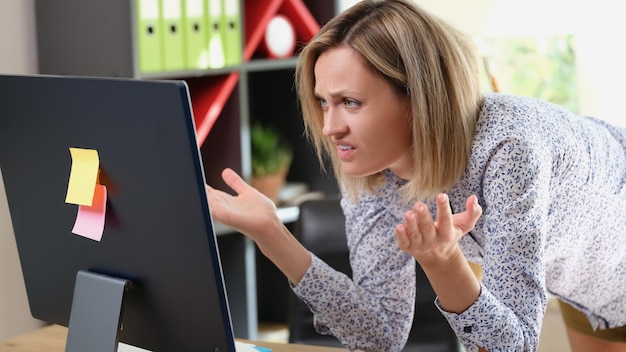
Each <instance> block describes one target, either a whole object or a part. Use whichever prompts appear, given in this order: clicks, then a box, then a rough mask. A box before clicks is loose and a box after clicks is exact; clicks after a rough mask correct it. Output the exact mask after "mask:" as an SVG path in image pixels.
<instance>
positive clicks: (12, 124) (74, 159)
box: [0, 75, 235, 352]
mask: <svg viewBox="0 0 626 352" xmlns="http://www.w3.org/2000/svg"><path fill="white" fill-rule="evenodd" d="M0 92H2V93H1V94H0V171H1V173H2V179H3V180H4V185H5V190H6V195H7V199H8V205H9V210H10V214H11V219H12V224H13V229H14V233H15V239H16V243H17V248H18V252H19V257H20V262H21V266H22V272H23V276H24V281H25V284H26V291H27V295H28V300H29V304H30V309H31V313H32V315H33V317H35V318H38V319H41V320H44V321H47V322H51V323H56V324H60V325H64V326H69V332H68V342H67V343H68V349H67V350H70V351H71V350H80V349H81V347H80V346H81V345H82V346H89V347H88V348H85V349H83V350H82V351H92V352H93V351H99V350H103V351H115V350H116V349H117V339H119V341H120V342H124V343H127V344H130V345H134V346H138V347H141V348H144V349H148V350H152V351H185V352H189V351H212V352H213V351H215V352H217V351H221V352H225V351H235V343H234V338H233V332H232V325H231V320H230V314H229V309H228V304H227V296H226V291H225V287H224V281H223V276H222V269H221V264H220V257H219V251H218V246H217V242H216V238H215V233H214V229H213V224H212V220H211V215H210V211H209V205H208V201H207V195H206V190H205V177H204V171H203V165H202V162H201V160H202V159H201V157H200V151H199V149H198V145H197V142H196V138H195V128H194V119H193V116H192V111H191V108H190V97H189V92H188V88H187V86H186V84H185V83H184V82H182V81H145V80H134V79H118V78H95V77H69V76H43V75H32V76H7V75H4V76H0ZM70 148H75V149H72V150H73V151H76V150H79V151H83V152H84V151H88V152H87V154H89V155H93V153H94V152H93V151H96V152H97V159H98V160H99V162H98V163H97V166H96V168H97V169H99V175H98V176H97V177H96V179H95V184H98V185H101V186H104V187H106V196H107V198H106V203H105V206H104V207H102V208H101V209H100V210H98V209H96V208H97V207H96V204H95V203H92V204H83V205H80V204H81V203H80V202H77V201H76V200H75V199H70V200H69V201H68V198H69V194H70V192H72V193H77V194H82V193H81V191H80V190H81V189H82V188H81V187H84V183H86V184H87V185H89V184H91V185H92V186H91V187H94V186H93V184H94V181H93V179H92V178H90V177H91V176H86V175H91V174H90V173H89V172H86V171H84V170H83V169H82V168H85V167H87V166H89V165H91V167H92V166H93V164H90V163H91V162H92V161H93V160H92V159H89V158H87V159H84V158H83V157H84V155H83V156H79V155H78V154H76V155H74V154H72V152H71V151H70ZM215 152H216V153H219V152H220V151H219V150H216V151H215ZM83 154H84V153H83ZM81 158H83V159H81ZM88 159H89V160H91V161H89V162H87V161H86V160H88ZM86 165H87V166H86ZM87 169H89V167H87ZM76 170H83V171H80V172H78V171H76ZM75 172H77V174H74V173H75ZM76 175H78V176H76ZM75 177H77V178H75ZM81 177H82V179H81ZM72 178H74V181H76V179H79V180H82V181H81V182H82V183H79V184H78V186H79V187H78V188H77V189H78V190H79V191H76V189H71V188H72V187H73V186H72V182H70V181H71V179H72ZM90 180H91V181H90ZM101 186H98V187H99V188H101ZM89 188H90V187H87V189H89ZM83 193H84V191H83ZM98 194H99V193H98ZM93 199H95V197H94V198H93ZM81 209H82V210H88V211H95V213H92V215H95V216H92V217H91V218H89V217H87V218H85V217H83V218H81V217H80V216H79V210H81ZM84 214H89V212H87V213H84ZM85 219H86V220H85ZM94 219H96V220H94ZM98 219H100V220H101V219H104V228H103V230H102V231H100V233H99V234H98V230H97V229H98V224H99V223H100V222H99V221H98ZM79 221H87V225H86V226H87V227H88V228H90V229H91V230H89V231H92V232H89V231H87V232H88V233H92V234H93V232H95V233H96V234H97V235H101V237H100V238H98V236H92V235H85V232H82V231H83V230H76V227H78V222H79ZM83 225H84V222H83ZM83 225H81V227H82V226H83ZM90 226H91V227H90ZM94 228H95V229H96V230H94ZM73 231H76V232H79V234H75V233H73ZM85 236H87V237H85ZM89 236H91V237H89ZM79 273H80V274H79ZM120 314H121V315H120ZM111 331H112V332H113V336H111V334H110V333H111ZM111 339H113V340H115V341H114V342H111ZM102 340H104V341H102ZM112 343H114V344H115V347H113V350H112V349H111V344H112ZM100 345H102V346H105V347H104V348H102V349H99V348H98V346H100ZM71 346H79V347H71Z"/></svg>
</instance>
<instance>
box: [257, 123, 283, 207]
mask: <svg viewBox="0 0 626 352" xmlns="http://www.w3.org/2000/svg"><path fill="white" fill-rule="evenodd" d="M250 139H251V140H250V142H251V143H250V146H251V151H252V180H251V181H252V182H251V185H252V187H254V188H256V189H257V190H259V191H260V192H261V193H263V194H265V195H266V196H267V197H268V198H270V199H271V200H272V201H274V203H275V204H278V201H279V200H278V194H279V192H280V189H281V188H282V187H283V185H284V184H285V181H286V179H287V173H288V171H289V166H290V165H291V161H292V159H293V151H292V149H291V147H290V146H288V145H287V144H286V143H285V142H284V141H283V140H282V139H281V137H280V134H279V133H278V131H276V130H275V129H274V128H272V127H268V126H263V125H262V124H260V123H254V124H253V125H252V128H251V130H250Z"/></svg>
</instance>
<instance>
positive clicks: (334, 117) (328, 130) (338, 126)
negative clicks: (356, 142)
mask: <svg viewBox="0 0 626 352" xmlns="http://www.w3.org/2000/svg"><path fill="white" fill-rule="evenodd" d="M346 129H347V125H346V124H345V121H344V120H343V119H342V118H341V115H340V114H339V113H338V111H337V110H335V109H332V108H329V109H328V110H326V111H325V112H324V127H323V128H322V133H323V134H324V135H325V136H333V135H337V134H341V133H344V132H345V131H346Z"/></svg>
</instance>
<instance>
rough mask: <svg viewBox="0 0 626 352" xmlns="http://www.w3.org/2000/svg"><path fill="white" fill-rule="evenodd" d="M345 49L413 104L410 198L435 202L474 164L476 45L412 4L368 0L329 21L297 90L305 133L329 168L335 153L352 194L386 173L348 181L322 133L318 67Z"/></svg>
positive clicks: (307, 53) (303, 63) (301, 68)
mask: <svg viewBox="0 0 626 352" xmlns="http://www.w3.org/2000/svg"><path fill="white" fill-rule="evenodd" d="M340 46H345V47H348V48H350V49H352V50H354V51H355V52H356V53H358V54H359V55H361V56H362V57H363V58H364V61H365V62H366V63H367V64H368V65H369V66H370V68H371V70H372V71H373V72H375V73H377V74H380V75H381V76H382V77H383V78H384V79H385V80H387V81H388V82H389V83H390V84H391V86H392V87H394V88H395V89H396V90H397V91H398V92H399V94H403V95H405V96H406V98H407V99H408V101H409V105H410V114H411V129H412V131H411V135H412V155H413V162H414V173H413V177H412V179H410V180H409V181H408V182H407V184H406V185H405V186H404V187H403V188H402V193H403V195H404V196H405V198H406V199H421V198H430V197H433V196H435V195H436V194H437V193H439V192H443V191H446V190H448V189H449V188H451V187H452V186H453V185H454V184H455V183H456V182H458V179H459V178H460V177H461V175H462V173H463V172H464V170H465V168H466V167H467V163H468V160H469V155H470V149H471V143H472V137H473V132H474V127H475V125H476V119H477V117H478V112H479V107H480V103H481V101H482V94H481V92H480V83H479V76H478V75H479V73H478V72H479V71H478V61H477V56H476V55H475V51H474V46H473V43H472V41H471V40H470V39H469V38H467V37H465V36H464V35H463V34H462V33H460V32H459V31H457V30H456V29H455V28H453V27H452V26H450V25H448V24H446V23H445V22H443V21H441V20H440V19H438V18H437V17H435V16H433V15H432V14H430V13H428V12H426V11H424V10H423V9H422V8H420V7H418V6H417V5H416V4H414V3H412V2H411V1H409V0H386V1H384V0H363V1H360V2H358V3H357V4H355V5H354V6H352V7H351V8H349V9H348V10H346V11H345V12H343V13H341V14H340V15H338V16H337V17H335V18H333V19H332V20H331V21H329V22H328V23H327V24H326V25H325V26H324V27H323V28H322V29H321V30H320V32H319V33H318V34H317V35H316V36H315V37H314V38H313V39H312V40H311V41H310V42H309V44H307V45H306V46H305V47H304V49H303V50H302V51H301V53H300V56H299V61H298V64H297V67H296V87H297V90H298V98H299V101H300V105H301V108H302V113H303V117H304V124H305V133H306V135H307V136H308V137H309V139H310V140H311V142H312V143H313V145H314V146H315V149H316V151H317V155H318V157H319V159H320V164H322V160H323V156H324V155H328V156H330V158H331V160H332V163H333V169H334V172H335V176H336V178H337V180H340V182H339V183H340V184H341V185H342V186H343V187H345V189H346V191H348V194H350V195H352V196H356V195H358V193H359V191H360V190H362V189H363V188H365V187H367V188H369V189H370V190H373V189H374V187H375V185H376V184H378V182H380V180H381V173H379V174H376V175H371V176H366V177H349V176H348V175H345V174H344V173H343V172H342V169H341V165H340V161H339V159H338V157H337V154H336V150H335V146H334V145H333V144H332V143H331V141H330V139H329V138H327V137H325V136H324V135H323V134H322V128H323V124H324V121H323V112H322V110H321V107H320V105H319V103H318V100H317V99H316V97H315V94H314V87H315V75H314V67H315V63H316V61H317V59H318V57H319V56H320V55H321V54H322V53H323V52H325V51H327V50H329V49H332V48H336V47H340Z"/></svg>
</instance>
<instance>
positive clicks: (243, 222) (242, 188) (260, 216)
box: [206, 168, 280, 242]
mask: <svg viewBox="0 0 626 352" xmlns="http://www.w3.org/2000/svg"><path fill="white" fill-rule="evenodd" d="M222 179H223V180H224V182H226V185H228V187H230V188H232V189H233V191H235V193H236V195H234V196H233V195H231V194H229V193H226V192H223V191H220V190H218V189H215V188H213V187H211V186H208V185H207V186H206V189H207V195H208V198H209V208H210V209H211V214H212V216H213V219H214V220H216V221H219V222H221V223H222V224H224V225H226V226H229V227H232V228H233V229H235V230H236V231H237V232H241V233H243V234H245V235H246V236H248V237H250V238H252V239H253V240H254V241H255V242H257V240H262V237H263V233H262V231H264V230H266V231H267V230H269V231H271V229H272V227H273V226H276V224H278V223H280V220H279V219H278V216H277V215H276V205H274V202H272V201H271V200H270V199H269V198H267V197H266V196H265V195H263V194H262V193H261V192H259V191H257V190H256V189H254V188H253V187H251V186H249V185H248V184H247V183H246V182H245V181H244V180H243V179H242V178H241V177H240V176H239V175H237V173H235V171H233V170H232V169H228V168H227V169H224V171H222Z"/></svg>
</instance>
